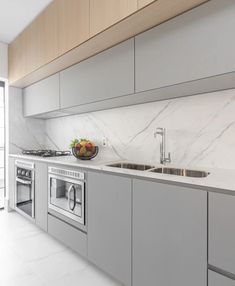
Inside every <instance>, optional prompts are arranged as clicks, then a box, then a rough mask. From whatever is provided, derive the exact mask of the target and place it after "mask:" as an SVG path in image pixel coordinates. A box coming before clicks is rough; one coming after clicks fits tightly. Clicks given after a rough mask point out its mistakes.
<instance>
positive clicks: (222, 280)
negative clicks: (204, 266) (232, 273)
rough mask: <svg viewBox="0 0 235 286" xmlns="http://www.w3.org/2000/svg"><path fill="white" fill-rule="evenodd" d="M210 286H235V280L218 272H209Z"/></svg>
mask: <svg viewBox="0 0 235 286" xmlns="http://www.w3.org/2000/svg"><path fill="white" fill-rule="evenodd" d="M208 274H209V277H208V286H235V280H232V279H229V278H227V277H225V276H222V275H220V274H218V273H216V272H213V271H209V272H208Z"/></svg>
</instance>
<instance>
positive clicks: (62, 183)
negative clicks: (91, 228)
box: [49, 175, 85, 225]
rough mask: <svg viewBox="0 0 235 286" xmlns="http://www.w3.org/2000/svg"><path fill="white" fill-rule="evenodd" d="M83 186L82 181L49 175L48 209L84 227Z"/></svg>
mask: <svg viewBox="0 0 235 286" xmlns="http://www.w3.org/2000/svg"><path fill="white" fill-rule="evenodd" d="M84 186H85V183H84V182H82V181H76V180H70V179H67V178H66V179H65V178H61V177H57V176H54V175H50V176H49V189H50V192H49V207H50V208H51V209H54V210H56V211H57V212H59V213H61V214H63V215H65V216H67V217H69V218H71V219H73V220H76V221H78V222H79V223H81V224H83V225H84V224H85V222H84V201H85V200H84Z"/></svg>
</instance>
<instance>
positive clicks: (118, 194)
mask: <svg viewBox="0 0 235 286" xmlns="http://www.w3.org/2000/svg"><path fill="white" fill-rule="evenodd" d="M88 259H89V261H91V262H92V263H94V264H95V265H97V266H98V267H99V268H101V269H103V270H104V271H105V272H107V273H108V274H110V275H111V276H112V277H114V278H116V279H117V280H119V281H120V282H122V283H123V284H124V285H128V286H129V285H131V179H129V178H124V177H119V176H114V175H109V174H102V173H93V172H90V173H89V174H88Z"/></svg>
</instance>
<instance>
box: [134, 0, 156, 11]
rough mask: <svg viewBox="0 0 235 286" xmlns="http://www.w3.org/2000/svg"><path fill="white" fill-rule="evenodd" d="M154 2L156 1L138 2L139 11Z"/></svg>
mask: <svg viewBox="0 0 235 286" xmlns="http://www.w3.org/2000/svg"><path fill="white" fill-rule="evenodd" d="M154 1H156V0H138V9H141V8H143V7H144V6H147V5H148V4H150V3H152V2H154Z"/></svg>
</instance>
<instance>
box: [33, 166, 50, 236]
mask: <svg viewBox="0 0 235 286" xmlns="http://www.w3.org/2000/svg"><path fill="white" fill-rule="evenodd" d="M47 185H48V181H47V164H45V163H36V169H35V221H36V224H37V225H38V226H39V227H40V228H42V229H43V230H45V231H47V204H48V196H47V189H48V187H47Z"/></svg>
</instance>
